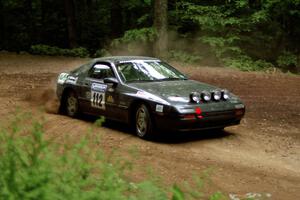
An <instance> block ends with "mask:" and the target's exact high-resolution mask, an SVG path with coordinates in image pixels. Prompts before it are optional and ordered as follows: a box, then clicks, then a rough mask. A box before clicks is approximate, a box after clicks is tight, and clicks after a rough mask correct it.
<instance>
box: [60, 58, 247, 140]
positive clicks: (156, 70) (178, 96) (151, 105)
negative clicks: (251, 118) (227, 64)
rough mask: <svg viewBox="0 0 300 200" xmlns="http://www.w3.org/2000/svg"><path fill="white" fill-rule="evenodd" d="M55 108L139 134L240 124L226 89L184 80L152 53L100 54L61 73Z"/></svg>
mask: <svg viewBox="0 0 300 200" xmlns="http://www.w3.org/2000/svg"><path fill="white" fill-rule="evenodd" d="M57 96H58V98H59V100H60V103H61V104H60V110H61V111H62V112H63V113H65V114H66V115H68V116H70V117H76V116H78V115H79V114H80V113H86V114H91V115H97V116H100V115H101V116H105V117H106V118H108V119H112V120H117V121H121V122H125V123H128V124H130V125H132V126H133V127H134V129H135V132H136V134H137V135H138V136H139V137H141V138H150V137H151V136H153V134H154V133H155V132H161V131H157V130H168V131H192V130H202V129H223V128H224V127H226V126H231V125H237V124H239V123H240V121H241V119H242V117H243V116H244V113H245V106H244V104H243V103H242V101H241V100H240V99H239V98H238V97H237V96H235V95H234V94H232V93H230V92H229V91H228V90H226V89H221V88H218V87H215V86H212V85H208V84H206V83H202V82H198V81H194V80H189V79H188V78H187V77H186V76H185V75H184V74H182V73H180V72H179V71H178V70H176V69H175V68H173V67H172V66H170V65H169V64H167V63H166V62H163V61H161V60H159V59H157V58H151V57H139V56H135V57H124V56H115V57H103V58H97V59H93V60H91V61H90V62H88V63H86V64H84V65H82V66H80V67H78V68H76V69H74V70H73V71H71V72H67V73H61V74H60V75H59V76H58V79H57Z"/></svg>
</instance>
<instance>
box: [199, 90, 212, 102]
mask: <svg viewBox="0 0 300 200" xmlns="http://www.w3.org/2000/svg"><path fill="white" fill-rule="evenodd" d="M201 98H202V100H203V101H210V99H211V94H210V92H208V91H203V92H202V93H201Z"/></svg>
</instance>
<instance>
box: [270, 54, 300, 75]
mask: <svg viewBox="0 0 300 200" xmlns="http://www.w3.org/2000/svg"><path fill="white" fill-rule="evenodd" d="M276 63H277V65H278V66H279V67H280V68H283V69H287V70H288V69H293V68H294V69H295V68H297V65H298V60H297V56H296V55H295V54H293V53H291V52H289V51H285V52H283V53H282V54H281V55H280V56H279V57H278V58H277V60H276ZM299 71H300V70H299Z"/></svg>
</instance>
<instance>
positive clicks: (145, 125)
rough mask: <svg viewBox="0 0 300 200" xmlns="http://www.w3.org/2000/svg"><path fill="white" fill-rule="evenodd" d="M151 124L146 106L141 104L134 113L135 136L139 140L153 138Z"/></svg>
mask: <svg viewBox="0 0 300 200" xmlns="http://www.w3.org/2000/svg"><path fill="white" fill-rule="evenodd" d="M152 126H153V123H152V119H151V116H150V113H149V110H148V108H147V106H145V105H144V104H141V105H140V106H139V107H138V108H137V110H136V113H135V129H136V134H137V136H139V137H140V138H143V139H150V138H151V137H152V136H153V127H152Z"/></svg>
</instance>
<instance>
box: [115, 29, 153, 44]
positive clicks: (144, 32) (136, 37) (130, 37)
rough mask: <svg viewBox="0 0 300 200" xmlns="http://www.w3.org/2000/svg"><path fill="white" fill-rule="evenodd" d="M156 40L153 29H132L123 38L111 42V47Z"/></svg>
mask: <svg viewBox="0 0 300 200" xmlns="http://www.w3.org/2000/svg"><path fill="white" fill-rule="evenodd" d="M155 38H156V31H155V29H154V28H152V27H150V28H141V29H132V30H128V31H126V32H125V33H124V35H123V37H121V38H118V39H115V40H113V41H112V44H111V45H112V46H113V47H117V46H119V45H122V44H130V43H148V42H153V41H154V39H155Z"/></svg>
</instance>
